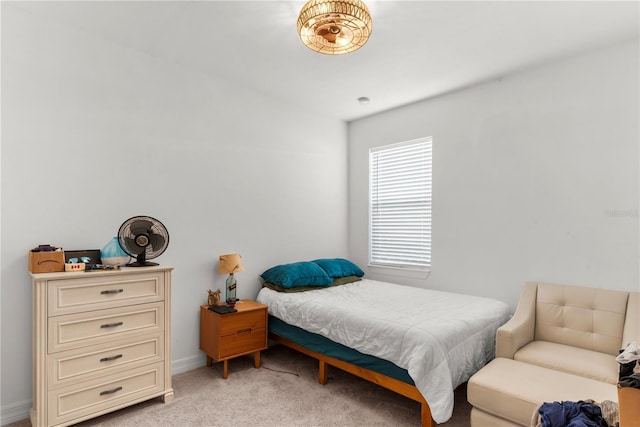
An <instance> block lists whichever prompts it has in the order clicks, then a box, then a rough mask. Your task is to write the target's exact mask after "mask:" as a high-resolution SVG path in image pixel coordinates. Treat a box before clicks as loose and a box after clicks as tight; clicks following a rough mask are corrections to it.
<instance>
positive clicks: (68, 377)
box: [30, 266, 173, 427]
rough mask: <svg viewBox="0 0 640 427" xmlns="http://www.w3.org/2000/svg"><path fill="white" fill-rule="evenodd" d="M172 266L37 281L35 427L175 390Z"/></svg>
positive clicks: (49, 275)
mask: <svg viewBox="0 0 640 427" xmlns="http://www.w3.org/2000/svg"><path fill="white" fill-rule="evenodd" d="M172 270H173V268H172V267H166V266H157V267H124V268H122V269H120V270H112V271H91V272H69V273H40V274H32V275H31V276H32V279H33V407H32V408H31V414H30V415H31V425H32V426H34V427H40V426H65V425H69V424H75V423H78V422H80V421H82V420H86V419H89V418H93V417H96V416H98V415H102V414H105V413H107V412H111V411H114V410H116V409H120V408H123V407H125V406H129V405H132V404H134V403H138V402H141V401H144V400H148V399H151V398H154V397H158V396H161V397H162V398H163V400H164V402H169V401H171V399H173V389H172V388H171V323H170V320H171V271H172Z"/></svg>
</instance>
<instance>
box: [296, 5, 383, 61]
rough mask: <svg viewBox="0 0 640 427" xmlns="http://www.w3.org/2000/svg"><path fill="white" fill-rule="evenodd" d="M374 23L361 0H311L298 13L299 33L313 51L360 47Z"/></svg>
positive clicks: (333, 52)
mask: <svg viewBox="0 0 640 427" xmlns="http://www.w3.org/2000/svg"><path fill="white" fill-rule="evenodd" d="M372 26H373V23H372V21H371V14H370V13H369V8H367V5H366V4H364V3H363V2H362V1H360V0H309V1H308V2H307V3H306V4H305V5H304V6H303V7H302V10H301V11H300V14H299V15H298V25H297V27H298V34H299V35H300V39H301V40H302V42H303V43H304V44H305V45H306V46H307V47H308V48H309V49H311V50H315V51H316V52H320V53H325V54H328V55H340V54H343V53H349V52H353V51H354V50H356V49H360V48H361V47H362V46H363V45H364V44H365V43H366V42H367V40H368V39H369V35H370V34H371V28H372Z"/></svg>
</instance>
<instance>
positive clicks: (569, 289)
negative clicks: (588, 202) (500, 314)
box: [467, 283, 640, 426]
mask: <svg viewBox="0 0 640 427" xmlns="http://www.w3.org/2000/svg"><path fill="white" fill-rule="evenodd" d="M639 307H640V294H639V293H638V292H624V291H615V290H606V289H595V288H586V287H579V286H568V285H556V284H545V283H527V284H526V285H525V287H524V289H523V291H522V295H521V298H520V300H519V302H518V306H517V308H516V312H515V314H514V316H513V317H512V319H511V320H510V321H509V322H507V323H506V324H505V325H504V326H502V327H501V328H499V329H498V333H497V336H496V359H494V360H493V361H492V362H491V363H489V364H488V365H487V366H485V367H484V368H483V369H481V370H480V371H479V372H478V373H476V374H475V375H474V376H473V377H472V378H471V379H470V380H469V384H468V387H467V397H468V400H469V402H470V403H471V405H472V406H473V409H472V411H471V424H472V426H489V425H491V426H502V425H504V426H507V425H508V426H513V425H521V426H529V425H530V421H531V417H532V415H533V412H534V411H535V409H536V408H537V407H538V406H539V405H540V404H542V403H543V402H549V401H562V400H570V401H577V400H585V399H593V400H596V401H603V400H613V401H616V399H617V388H616V383H617V380H618V369H619V367H618V363H617V362H616V360H615V358H616V356H617V354H618V352H619V351H620V349H621V348H623V347H624V346H626V345H627V344H628V343H629V342H631V341H636V342H640V340H639V337H640V308H639Z"/></svg>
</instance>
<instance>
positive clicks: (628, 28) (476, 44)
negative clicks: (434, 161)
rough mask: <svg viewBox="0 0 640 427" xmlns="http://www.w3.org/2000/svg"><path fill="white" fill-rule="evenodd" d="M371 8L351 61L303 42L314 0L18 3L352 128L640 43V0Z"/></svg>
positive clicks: (372, 3)
mask: <svg viewBox="0 0 640 427" xmlns="http://www.w3.org/2000/svg"><path fill="white" fill-rule="evenodd" d="M365 2H366V3H367V5H368V6H369V8H370V10H371V14H372V18H373V32H372V36H371V38H370V39H369V41H368V42H367V44H366V45H365V46H364V47H363V48H361V49H360V50H358V51H355V52H353V53H350V54H347V55H342V56H327V55H322V54H319V53H315V52H313V51H311V50H309V49H308V48H306V47H305V46H304V45H303V44H302V43H301V41H300V39H299V38H298V35H297V33H296V19H297V15H298V12H299V10H300V9H301V8H302V6H303V4H304V0H302V1H268V0H267V1H265V0H262V1H238V0H236V1H185V0H183V1H137V2H133V1H100V2H98V1H68V2H58V1H44V2H18V3H11V4H10V5H11V6H17V7H20V8H23V9H26V10H29V11H31V12H33V13H35V14H42V15H44V16H45V17H46V19H47V20H49V21H50V22H60V23H62V24H64V25H68V26H71V27H72V28H74V29H75V30H80V31H84V32H87V33H91V34H93V35H94V36H97V37H101V38H103V39H106V40H109V41H111V42H113V43H117V44H120V45H123V46H127V47H131V48H134V49H138V50H140V51H143V52H145V53H147V54H149V55H153V56H154V57H158V58H161V59H163V60H167V61H170V62H172V63H176V64H180V65H183V66H185V67H188V68H190V69H197V70H201V71H202V72H204V73H208V74H211V75H216V76H219V77H222V78H224V79H227V80H229V81H232V82H234V83H235V84H239V85H242V86H245V87H248V88H253V89H254V90H256V91H258V92H260V93H263V94H265V95H267V96H269V97H273V98H278V99H281V100H282V101H285V102H288V103H291V104H294V105H296V106H299V107H300V108H304V109H306V110H309V111H312V112H316V113H318V114H319V115H322V116H328V117H334V118H338V119H342V120H345V121H351V120H354V119H357V118H360V117H364V116H367V115H371V114H374V113H377V112H380V111H384V110H388V109H391V108H394V107H397V106H401V105H404V104H408V103H412V102H415V101H418V100H421V99H426V98H430V97H434V96H438V95H440V94H443V93H446V92H450V91H454V90H457V89H459V88H462V87H467V86H470V85H473V84H476V83H479V82H483V81H486V80H489V79H494V78H499V77H501V76H504V75H507V74H510V73H513V72H517V71H519V70H522V69H525V68H528V67H532V66H536V65H540V64H543V63H546V62H550V61H554V60H558V59H559V58H562V57H566V56H571V55H575V54H579V53H581V52H586V51H589V50H594V49H598V48H600V47H604V46H607V45H611V44H614V43H618V42H622V41H626V40H631V39H634V38H635V39H638V38H639V36H640V32H639V29H640V24H639V22H640V6H639V5H640V3H639V2H638V1H635V0H634V1H453V0H448V1H390V0H387V1H383V0H377V1H376V0H365ZM2 3H5V1H3V2H2ZM362 96H366V97H369V98H370V99H371V102H370V103H369V105H366V106H361V105H359V103H358V102H357V98H358V97H362Z"/></svg>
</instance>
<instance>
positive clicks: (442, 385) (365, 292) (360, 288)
mask: <svg viewBox="0 0 640 427" xmlns="http://www.w3.org/2000/svg"><path fill="white" fill-rule="evenodd" d="M257 300H258V301H259V302H261V303H263V304H266V305H268V306H269V314H271V315H273V316H275V317H277V318H279V319H281V320H283V321H285V322H287V323H289V324H290V325H295V326H298V327H300V328H303V329H305V330H307V331H310V332H314V333H316V334H319V335H322V336H324V337H327V338H329V339H331V340H333V341H335V342H338V343H340V344H343V345H346V346H348V347H351V348H354V349H356V350H358V351H360V352H362V353H365V354H370V355H373V356H377V357H379V358H381V359H385V360H389V361H391V362H393V363H395V364H396V365H398V366H400V367H401V368H404V369H406V370H407V371H408V372H409V375H410V376H411V378H412V379H413V380H414V382H415V384H416V387H417V388H418V390H420V392H421V393H422V395H423V396H424V398H425V399H426V401H427V402H428V403H429V407H430V408H431V415H432V417H433V419H434V421H435V422H437V423H443V422H445V421H447V420H448V419H449V418H451V414H452V412H453V390H454V388H455V387H457V386H458V385H460V384H462V383H463V382H465V381H467V380H468V379H469V377H470V376H471V375H472V374H473V373H475V372H476V371H477V370H478V369H480V368H481V367H482V366H483V365H484V364H485V363H487V362H488V361H489V360H491V359H492V358H493V357H494V351H495V334H496V329H497V328H498V327H499V326H501V325H502V324H504V323H505V322H506V321H507V320H508V319H509V317H510V310H509V307H508V305H507V304H505V303H503V302H501V301H497V300H494V299H489V298H482V297H476V296H470V295H462V294H454V293H449V292H441V291H434V290H428V289H421V288H414V287H409V286H402V285H397V284H392V283H386V282H379V281H374V280H368V279H364V280H362V281H359V282H355V283H350V284H347V285H342V286H335V287H329V288H323V289H318V290H313V291H308V292H298V293H282V292H276V291H273V290H271V289H268V288H262V289H261V290H260V293H259V294H258V298H257Z"/></svg>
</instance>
